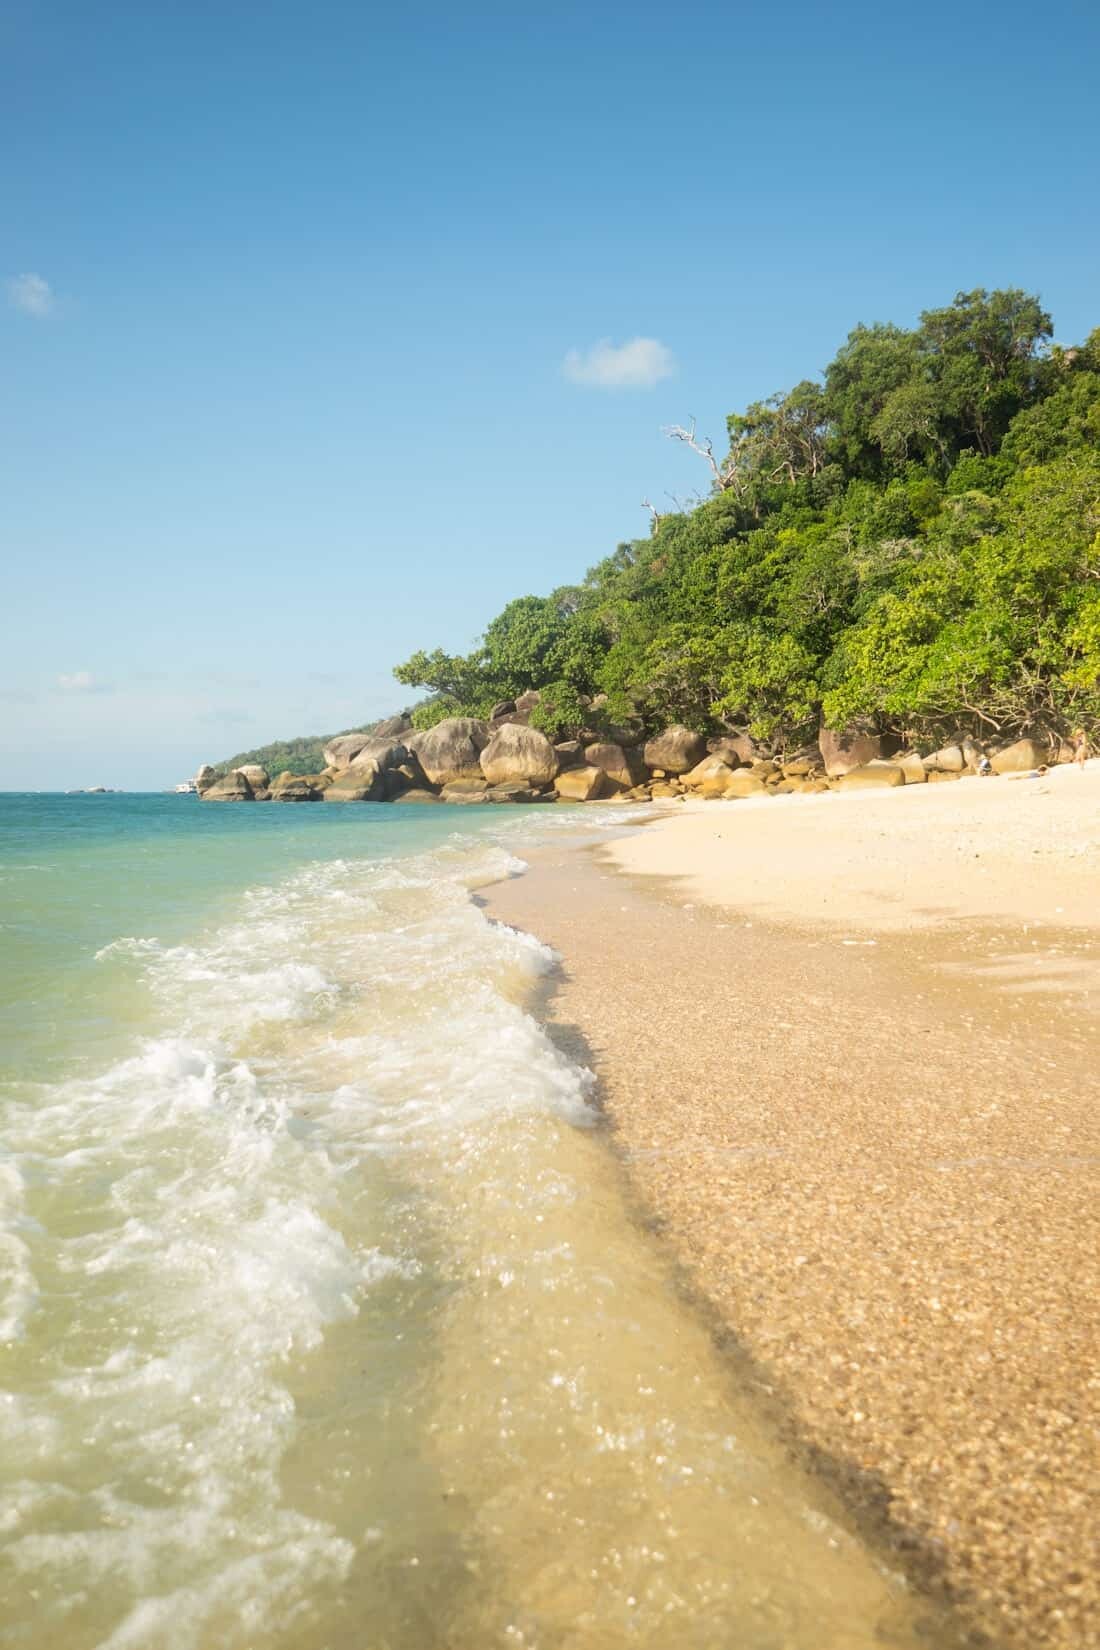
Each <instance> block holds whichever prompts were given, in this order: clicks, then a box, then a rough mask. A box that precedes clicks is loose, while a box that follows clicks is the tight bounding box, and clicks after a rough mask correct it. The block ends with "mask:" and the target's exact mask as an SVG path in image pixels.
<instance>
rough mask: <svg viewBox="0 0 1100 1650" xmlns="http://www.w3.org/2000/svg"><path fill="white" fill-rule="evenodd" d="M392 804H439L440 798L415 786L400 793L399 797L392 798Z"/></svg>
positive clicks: (432, 792)
mask: <svg viewBox="0 0 1100 1650" xmlns="http://www.w3.org/2000/svg"><path fill="white" fill-rule="evenodd" d="M393 800H394V802H439V801H440V800H441V798H439V797H438V796H436V794H435V792H434V791H425V790H421V789H419V788H418V787H416V786H413V787H411V788H410V789H409V790H407V791H402V792H401V795H400V796H395V797H394V799H393Z"/></svg>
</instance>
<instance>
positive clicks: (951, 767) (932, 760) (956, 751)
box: [923, 745, 966, 773]
mask: <svg viewBox="0 0 1100 1650" xmlns="http://www.w3.org/2000/svg"><path fill="white" fill-rule="evenodd" d="M923 760H924V769H925V772H926V773H962V771H963V769H964V768H965V767H966V757H965V756H964V755H963V750H962V746H961V745H943V746H941V747H940V749H939V750H938V751H933V752H932V754H931V756H926V757H924V759H923Z"/></svg>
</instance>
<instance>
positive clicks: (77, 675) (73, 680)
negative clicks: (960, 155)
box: [57, 670, 111, 693]
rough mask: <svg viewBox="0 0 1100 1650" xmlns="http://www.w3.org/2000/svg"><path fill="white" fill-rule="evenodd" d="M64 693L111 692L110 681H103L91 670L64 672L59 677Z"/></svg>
mask: <svg viewBox="0 0 1100 1650" xmlns="http://www.w3.org/2000/svg"><path fill="white" fill-rule="evenodd" d="M57 685H58V687H59V688H60V689H61V691H62V693H110V691H111V684H110V682H101V681H100V680H99V678H98V677H96V676H93V675H92V673H91V671H90V670H74V671H70V672H69V673H68V674H66V673H64V672H62V674H61V675H60V676H59V677H58V678H57Z"/></svg>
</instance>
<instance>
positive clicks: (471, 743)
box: [405, 716, 489, 786]
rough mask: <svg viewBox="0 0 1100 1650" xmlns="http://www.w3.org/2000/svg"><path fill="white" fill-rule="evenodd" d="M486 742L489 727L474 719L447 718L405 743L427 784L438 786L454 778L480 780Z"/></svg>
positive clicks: (411, 737) (487, 740) (451, 781)
mask: <svg viewBox="0 0 1100 1650" xmlns="http://www.w3.org/2000/svg"><path fill="white" fill-rule="evenodd" d="M488 743H489V724H488V722H483V721H482V720H481V719H480V718H479V717H476V716H448V717H447V718H446V720H445V721H443V722H437V723H436V725H435V727H434V728H429V729H428V730H427V732H426V733H414V734H411V735H410V736H409V737H408V738H407V739H406V740H405V744H406V746H407V747H408V749H409V750H410V751H412V752H414V753H415V755H416V757H417V759H418V761H419V763H420V766H421V768H422V769H423V770H424V775H425V777H426V779H427V781H428V783H429V785H441V786H442V785H450V784H452V783H453V782H454V780H456V779H480V778H481V777H482V773H481V753H482V751H483V750H484V749H485V747H486V745H487V744H488Z"/></svg>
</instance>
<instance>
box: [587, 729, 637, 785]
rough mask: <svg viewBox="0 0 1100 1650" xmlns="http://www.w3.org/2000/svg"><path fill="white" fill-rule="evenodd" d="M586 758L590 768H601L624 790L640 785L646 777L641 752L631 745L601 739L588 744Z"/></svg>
mask: <svg viewBox="0 0 1100 1650" xmlns="http://www.w3.org/2000/svg"><path fill="white" fill-rule="evenodd" d="M584 760H585V763H586V764H587V766H588V767H590V768H601V769H602V770H603V772H604V773H605V774H606V775H607V777H608V778H609V779H610V780H611V781H612V783H613V784H615V785H617V786H619V788H620V789H621V790H624V791H629V790H631V789H632V788H633V787H634V786H635V785H640V784H641V783H642V781H643V780H644V779H645V777H646V769H645V763H644V762H643V761H642V758H641V753H640V752H639V751H637V750H635V749H633V747H632V746H629V745H620V744H617V743H612V742H611V741H601V742H598V743H596V744H593V745H589V746H588V748H587V749H586V750H585V753H584Z"/></svg>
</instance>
